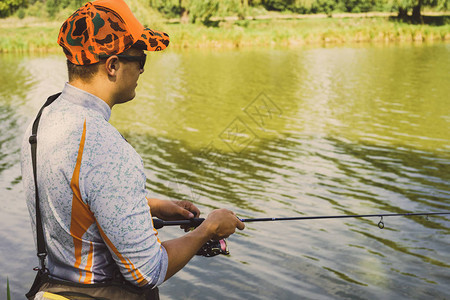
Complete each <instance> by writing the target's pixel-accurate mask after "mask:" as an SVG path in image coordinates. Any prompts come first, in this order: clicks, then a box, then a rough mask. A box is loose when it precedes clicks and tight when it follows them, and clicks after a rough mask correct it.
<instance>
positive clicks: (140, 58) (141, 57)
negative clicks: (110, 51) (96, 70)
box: [98, 54, 147, 70]
mask: <svg viewBox="0 0 450 300" xmlns="http://www.w3.org/2000/svg"><path fill="white" fill-rule="evenodd" d="M111 56H117V57H118V58H123V59H125V60H128V61H138V62H139V67H140V68H141V70H143V69H144V66H145V61H146V60H147V54H143V55H139V56H135V55H125V54H115V55H104V54H102V55H99V56H98V57H99V58H100V59H106V58H108V57H111Z"/></svg>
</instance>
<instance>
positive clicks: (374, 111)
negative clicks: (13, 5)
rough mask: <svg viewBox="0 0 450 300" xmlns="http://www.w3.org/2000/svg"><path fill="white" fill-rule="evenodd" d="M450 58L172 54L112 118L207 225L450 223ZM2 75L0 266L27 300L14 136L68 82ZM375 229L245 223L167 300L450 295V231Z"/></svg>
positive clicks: (44, 64) (166, 289)
mask: <svg viewBox="0 0 450 300" xmlns="http://www.w3.org/2000/svg"><path fill="white" fill-rule="evenodd" d="M448 54H449V46H448V45H447V44H437V45H431V46H427V45H424V46H418V47H416V46H390V47H368V48H363V47H361V48H330V49H298V50H242V51H225V52H219V53H217V52H214V51H189V52H171V51H167V52H166V53H163V54H158V55H151V56H152V57H151V58H150V64H149V65H148V66H146V72H145V73H144V74H143V75H142V77H141V80H140V82H139V86H138V92H137V93H138V97H137V98H136V99H135V100H134V101H132V102H130V103H128V104H125V105H122V106H118V107H117V108H114V111H113V118H112V121H111V122H112V123H113V124H114V125H115V126H116V127H117V128H118V129H119V130H120V131H121V132H122V133H123V135H124V136H125V137H126V138H127V140H128V141H129V142H130V144H132V145H133V146H134V147H135V148H136V150H137V152H138V153H140V154H141V156H142V158H143V160H144V164H145V167H146V174H147V177H148V180H147V188H148V189H149V190H151V191H152V192H153V193H154V194H155V196H158V197H161V198H170V199H187V200H191V201H194V202H195V203H196V204H197V205H198V206H199V207H200V208H201V209H202V211H204V212H205V213H207V212H209V211H210V210H212V209H213V208H217V207H226V208H230V209H232V210H234V211H236V212H237V214H238V215H239V216H241V217H248V218H253V217H268V216H270V217H287V216H296V215H308V216H312V215H338V214H374V213H407V212H424V211H444V210H445V211H449V210H450V201H449V200H450V188H449V182H450V173H449V172H448V170H449V165H450V155H449V149H450V134H449V132H448V128H449V123H450V116H449V114H448V112H449V111H450V107H449V105H450V104H449V103H448V100H447V98H448V94H449V93H450V82H449V79H448V74H449V72H450V56H449V55H448ZM3 65H4V67H5V68H6V71H2V76H1V77H0V78H1V80H0V82H1V83H2V87H3V84H4V82H5V89H4V92H1V94H0V95H1V98H0V105H1V107H2V111H1V118H0V122H1V129H0V130H1V133H2V134H1V140H0V147H1V149H2V152H1V153H0V166H1V169H0V183H1V185H2V187H3V188H4V189H5V190H7V193H6V198H5V200H4V201H3V207H2V208H3V209H2V213H1V214H2V215H1V218H0V219H1V220H2V221H0V222H2V224H3V225H2V226H3V228H8V230H3V231H2V232H3V233H2V241H3V242H1V243H0V249H1V252H2V255H6V258H7V260H2V262H1V266H0V267H1V268H2V270H6V272H4V273H3V274H2V275H1V276H2V277H1V278H2V282H3V280H4V278H5V277H6V276H9V278H10V282H12V286H13V291H14V293H15V295H16V297H17V298H21V296H20V295H21V294H23V292H24V291H25V289H26V288H27V287H28V284H29V283H31V280H32V277H33V275H34V274H32V273H31V271H30V268H31V267H33V266H34V264H35V260H34V253H33V251H34V250H33V247H34V246H33V242H31V233H30V232H31V230H30V228H29V227H27V226H28V223H29V222H28V217H27V213H26V211H25V209H24V208H25V204H24V201H23V195H22V190H21V185H20V184H17V183H18V182H19V181H20V172H19V171H18V167H19V166H18V162H19V160H18V149H19V144H20V138H18V137H17V136H18V132H19V131H20V132H22V130H23V129H24V126H25V124H24V123H25V122H24V120H25V119H27V118H30V117H31V116H32V115H33V114H35V113H36V111H37V108H38V106H39V103H42V102H43V100H44V98H45V97H46V96H48V95H50V94H52V93H53V92H57V91H58V88H60V87H62V85H63V83H64V81H65V76H66V75H65V70H64V61H63V60H61V57H41V58H28V57H26V58H16V59H14V58H5V57H0V67H1V66H3ZM24 65H27V66H28V68H24ZM7 66H12V67H10V68H7ZM37 70H39V74H35V73H36V71H37ZM46 78H52V80H51V82H48V80H46ZM7 79H8V80H9V83H8V84H12V83H11V82H15V84H12V85H9V87H8V85H6V82H7V81H8V80H7ZM18 199H21V200H18ZM5 213H8V214H9V215H10V216H9V217H8V218H6V216H5V218H4V217H3V216H4V214H5ZM12 216H14V218H13V217H12ZM378 221H379V219H377V218H365V219H345V220H316V221H306V220H303V221H289V222H271V223H247V227H246V230H245V231H242V232H239V233H238V234H237V235H234V236H232V237H230V239H229V246H230V250H231V256H230V257H215V258H212V259H205V258H200V257H196V258H194V259H193V261H192V263H190V264H189V265H188V266H187V267H186V268H185V269H183V271H181V272H180V273H178V274H177V275H176V276H175V277H174V278H172V279H171V280H170V281H168V282H167V283H165V284H164V285H163V286H162V287H161V295H162V297H163V298H165V299H186V298H200V299H215V298H219V299H223V298H243V299H298V298H305V299H336V298H342V299H346V298H352V299H374V298H376V299H380V298H388V299H391V298H395V297H401V298H405V297H406V298H416V299H423V298H445V297H446V295H448V282H449V278H450V275H449V274H450V271H449V270H450V265H449V262H448V257H449V250H448V249H449V233H450V232H449V228H450V221H449V218H448V217H445V216H433V217H429V218H425V217H400V218H394V217H391V218H389V217H388V218H385V219H384V220H383V221H384V223H385V226H386V227H385V229H384V230H380V229H378V227H377V223H378ZM23 223H26V224H27V226H23ZM19 224H20V225H19ZM18 228H20V229H18ZM159 234H160V236H161V238H162V239H169V238H174V237H177V236H180V235H181V234H182V233H181V232H180V231H179V229H176V228H167V229H166V228H164V229H162V230H160V232H159ZM18 255H19V256H21V257H23V258H26V263H27V264H28V265H25V263H24V261H20V262H17V259H16V258H17V256H18ZM11 262H15V263H11ZM0 293H4V291H2V290H1V288H0ZM0 295H2V294H0Z"/></svg>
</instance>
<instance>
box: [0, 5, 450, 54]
mask: <svg viewBox="0 0 450 300" xmlns="http://www.w3.org/2000/svg"><path fill="white" fill-rule="evenodd" d="M136 15H139V13H136ZM396 16H397V14H396V13H389V12H380V13H377V12H369V13H339V14H333V15H332V16H331V17H330V16H329V15H327V14H310V15H305V14H283V13H272V12H271V13H269V14H266V15H260V16H251V17H249V16H247V17H246V18H244V19H242V18H238V17H237V16H236V17H233V16H231V17H217V18H211V22H215V26H205V25H203V24H198V23H197V24H192V23H186V22H184V21H183V19H182V18H177V19H174V18H172V19H165V18H161V17H160V16H158V17H157V18H153V19H152V18H149V17H147V20H149V21H147V22H148V24H147V25H149V27H150V28H154V29H157V30H162V31H165V32H167V33H168V34H169V35H170V37H171V43H170V44H171V45H170V47H171V48H175V49H180V48H223V49H233V48H241V47H273V48H274V47H302V46H306V45H312V46H327V45H342V44H353V43H384V44H388V43H401V42H409V43H423V42H426V43H428V42H437V41H450V13H436V12H428V13H427V12H425V13H423V19H424V20H425V22H424V23H423V24H410V23H407V22H403V21H401V20H399V19H398V18H397V17H396ZM66 17H67V16H61V17H58V18H55V19H54V20H52V21H49V20H48V19H44V18H37V17H25V18H22V19H20V18H18V17H16V16H12V17H8V18H5V19H0V53H23V52H39V53H45V52H59V51H60V47H59V45H58V44H57V43H56V38H57V36H58V32H59V28H60V25H61V24H62V22H63V20H64V19H65V18H66ZM138 18H139V16H138ZM144 20H145V19H144Z"/></svg>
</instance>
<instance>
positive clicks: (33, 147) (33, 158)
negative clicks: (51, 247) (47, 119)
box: [28, 93, 61, 272]
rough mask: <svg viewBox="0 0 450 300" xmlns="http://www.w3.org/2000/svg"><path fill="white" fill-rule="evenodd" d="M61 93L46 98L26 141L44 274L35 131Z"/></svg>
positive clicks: (42, 231) (45, 250)
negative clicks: (44, 112)
mask: <svg viewBox="0 0 450 300" xmlns="http://www.w3.org/2000/svg"><path fill="white" fill-rule="evenodd" d="M59 95H61V93H58V94H55V95H52V96H50V97H48V99H47V101H46V102H45V103H44V105H43V106H42V107H41V109H40V110H39V112H38V114H37V116H36V119H35V120H34V123H33V128H32V130H31V136H30V138H29V139H28V141H29V142H30V144H31V161H32V164H33V178H34V192H35V197H36V237H37V239H36V240H37V256H38V257H39V263H40V265H39V270H41V271H43V272H45V270H46V268H45V258H46V257H47V249H46V247H45V240H44V229H43V227H42V218H41V209H40V205H39V192H38V183H37V170H36V151H37V131H38V126H39V121H40V119H41V115H42V111H43V110H44V108H46V107H47V106H49V105H50V104H52V103H53V101H55V100H56V98H58V97H59Z"/></svg>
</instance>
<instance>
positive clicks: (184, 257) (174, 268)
mask: <svg viewBox="0 0 450 300" xmlns="http://www.w3.org/2000/svg"><path fill="white" fill-rule="evenodd" d="M210 239H211V235H210V234H209V233H208V230H207V229H206V228H205V227H204V226H200V227H197V228H196V229H195V230H194V231H192V232H190V233H188V234H186V235H184V236H182V237H179V238H177V239H173V240H170V241H165V242H163V243H162V245H163V246H164V248H165V249H166V251H167V256H168V259H169V266H168V267H167V273H166V278H165V279H164V280H167V279H169V278H170V277H172V276H173V275H174V274H175V273H177V272H178V271H179V270H181V269H182V268H183V267H184V266H185V265H186V264H187V263H188V262H189V261H190V260H191V258H192V257H193V256H194V255H195V254H196V253H197V251H198V250H199V249H200V248H201V247H202V246H203V245H204V244H205V243H206V242H207V241H209V240H210Z"/></svg>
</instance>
